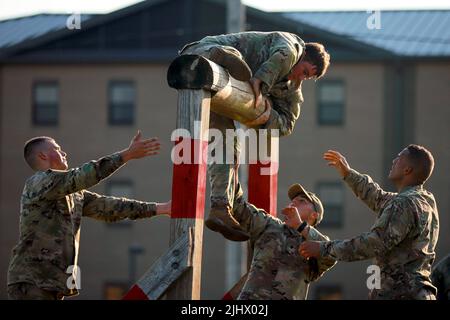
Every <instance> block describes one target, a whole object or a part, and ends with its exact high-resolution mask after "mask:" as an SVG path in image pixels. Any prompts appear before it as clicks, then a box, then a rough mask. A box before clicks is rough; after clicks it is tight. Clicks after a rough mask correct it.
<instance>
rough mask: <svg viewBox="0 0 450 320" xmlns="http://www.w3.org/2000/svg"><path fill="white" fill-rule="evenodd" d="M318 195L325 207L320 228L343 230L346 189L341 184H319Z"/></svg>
mask: <svg viewBox="0 0 450 320" xmlns="http://www.w3.org/2000/svg"><path fill="white" fill-rule="evenodd" d="M317 195H318V196H319V199H320V201H322V204H323V207H324V216H323V220H322V222H321V223H320V227H330V228H341V227H342V226H343V224H344V221H343V220H344V188H343V186H342V183H341V182H319V184H318V185H317Z"/></svg>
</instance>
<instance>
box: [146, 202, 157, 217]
mask: <svg viewBox="0 0 450 320" xmlns="http://www.w3.org/2000/svg"><path fill="white" fill-rule="evenodd" d="M153 216H156V202H149V203H148V204H147V210H146V212H145V217H147V218H151V217H153Z"/></svg>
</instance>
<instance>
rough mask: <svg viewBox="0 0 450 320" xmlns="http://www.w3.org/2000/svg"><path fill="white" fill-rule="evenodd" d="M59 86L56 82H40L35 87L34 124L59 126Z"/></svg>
mask: <svg viewBox="0 0 450 320" xmlns="http://www.w3.org/2000/svg"><path fill="white" fill-rule="evenodd" d="M58 105H59V86H58V83H57V82H56V81H40V82H36V83H35V84H34V86H33V124H34V125H40V126H54V125H57V124H58Z"/></svg>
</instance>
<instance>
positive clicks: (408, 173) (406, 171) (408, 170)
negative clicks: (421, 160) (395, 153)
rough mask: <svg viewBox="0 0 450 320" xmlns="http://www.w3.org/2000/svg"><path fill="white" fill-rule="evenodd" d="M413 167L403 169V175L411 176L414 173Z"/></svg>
mask: <svg viewBox="0 0 450 320" xmlns="http://www.w3.org/2000/svg"><path fill="white" fill-rule="evenodd" d="M413 171H414V170H413V167H411V166H406V167H405V169H403V174H404V175H405V176H406V175H410V174H411V173H412V172H413Z"/></svg>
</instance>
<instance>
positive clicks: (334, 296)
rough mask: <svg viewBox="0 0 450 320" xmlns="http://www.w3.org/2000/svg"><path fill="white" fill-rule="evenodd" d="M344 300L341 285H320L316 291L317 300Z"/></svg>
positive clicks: (315, 297)
mask: <svg viewBox="0 0 450 320" xmlns="http://www.w3.org/2000/svg"><path fill="white" fill-rule="evenodd" d="M343 298H344V295H343V291H342V287H341V286H340V285H318V286H317V287H316V290H315V294H314V299H315V300H342V299H343Z"/></svg>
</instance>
